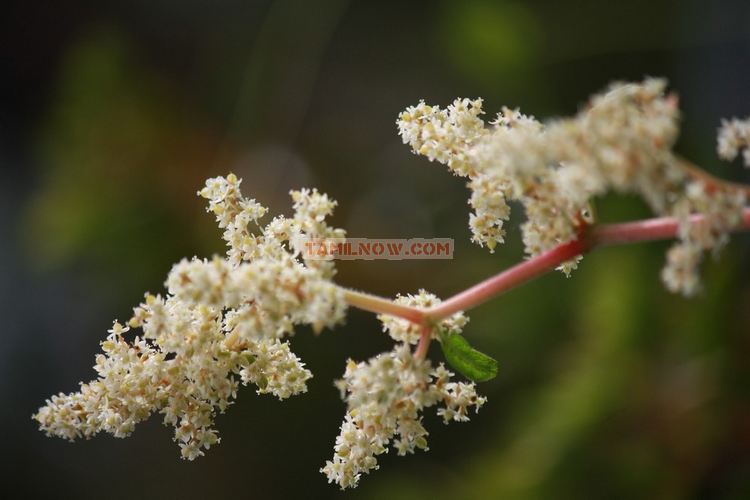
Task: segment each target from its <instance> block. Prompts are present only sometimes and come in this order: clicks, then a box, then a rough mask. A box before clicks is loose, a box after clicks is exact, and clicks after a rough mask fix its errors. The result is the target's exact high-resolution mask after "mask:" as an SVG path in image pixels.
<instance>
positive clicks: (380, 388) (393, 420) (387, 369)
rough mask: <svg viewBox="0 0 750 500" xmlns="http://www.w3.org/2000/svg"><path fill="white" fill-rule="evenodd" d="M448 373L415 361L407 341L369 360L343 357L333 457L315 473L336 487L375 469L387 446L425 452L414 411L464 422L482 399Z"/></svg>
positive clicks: (424, 438) (350, 483)
mask: <svg viewBox="0 0 750 500" xmlns="http://www.w3.org/2000/svg"><path fill="white" fill-rule="evenodd" d="M452 375H453V374H452V373H451V372H449V371H448V370H446V369H445V367H444V366H443V365H442V364H440V365H439V366H438V367H437V368H436V369H434V370H433V369H432V365H431V363H430V361H429V360H416V359H415V358H414V357H413V356H412V353H411V350H410V349H409V347H408V344H399V345H397V346H396V348H395V349H394V350H393V351H391V352H387V353H384V354H381V355H379V356H376V357H374V358H372V359H370V360H369V361H368V362H366V363H355V362H354V361H351V360H349V362H348V363H347V366H346V371H345V372H344V378H343V379H342V380H340V381H339V382H338V383H337V386H338V387H339V389H340V390H341V392H342V397H343V399H344V400H345V401H346V403H347V413H346V415H345V417H344V422H343V423H342V424H341V432H340V434H339V436H338V437H337V438H336V444H335V446H334V456H333V458H332V460H329V461H327V462H326V464H325V466H324V467H323V468H322V469H321V472H322V473H324V474H325V475H326V476H327V477H328V481H329V482H335V483H336V484H338V485H339V486H340V487H341V489H345V488H350V487H355V486H357V484H358V482H359V479H360V478H361V476H362V474H367V473H369V472H370V471H371V470H373V469H377V468H378V462H377V458H376V457H377V456H378V455H380V454H382V453H385V452H386V451H387V450H388V446H389V445H392V446H393V448H394V449H395V450H396V451H397V453H398V454H399V455H405V454H407V453H414V451H415V450H416V449H422V450H427V434H428V433H427V430H426V429H425V428H424V427H423V425H422V417H421V415H420V412H421V411H422V410H423V409H424V408H428V407H431V406H435V405H437V404H439V403H442V404H443V406H444V407H442V408H440V409H438V415H441V416H442V417H443V419H444V421H445V422H446V423H448V422H449V421H451V420H455V421H465V420H468V411H469V409H470V408H472V407H473V408H474V410H475V411H477V410H478V409H479V408H480V407H481V406H482V405H483V404H484V403H485V402H486V398H484V397H481V396H478V395H477V394H476V391H475V388H474V384H473V383H455V382H450V378H451V376H452Z"/></svg>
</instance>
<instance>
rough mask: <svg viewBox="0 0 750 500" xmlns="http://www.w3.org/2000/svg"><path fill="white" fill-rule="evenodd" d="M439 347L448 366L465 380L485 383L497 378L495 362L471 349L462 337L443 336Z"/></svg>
mask: <svg viewBox="0 0 750 500" xmlns="http://www.w3.org/2000/svg"><path fill="white" fill-rule="evenodd" d="M440 346H441V347H442V348H443V354H444V355H445V359H446V360H447V361H448V364H449V365H451V367H453V369H454V370H456V371H457V372H459V373H460V374H462V375H463V376H465V377H466V378H468V379H470V380H473V381H475V382H486V381H487V380H491V379H493V378H495V377H496V376H497V361H495V360H494V359H492V358H491V357H489V356H487V355H486V354H484V353H481V352H479V351H477V350H476V349H474V348H473V347H471V346H470V345H469V342H467V341H466V339H465V338H464V337H463V336H462V335H458V334H456V333H451V332H448V333H446V334H443V335H441V336H440Z"/></svg>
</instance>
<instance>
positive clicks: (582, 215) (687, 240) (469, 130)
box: [397, 78, 750, 295]
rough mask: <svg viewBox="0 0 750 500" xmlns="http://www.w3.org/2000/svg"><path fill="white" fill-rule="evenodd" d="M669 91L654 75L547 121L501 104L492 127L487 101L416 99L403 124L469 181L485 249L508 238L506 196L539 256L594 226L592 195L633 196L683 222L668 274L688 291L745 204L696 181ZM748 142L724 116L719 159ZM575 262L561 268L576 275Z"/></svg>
mask: <svg viewBox="0 0 750 500" xmlns="http://www.w3.org/2000/svg"><path fill="white" fill-rule="evenodd" d="M665 89H666V82H665V81H664V80H661V79H654V78H649V79H646V80H645V81H643V82H641V83H637V84H636V83H615V84H613V85H611V86H610V87H609V88H608V89H607V90H606V91H605V92H603V93H601V94H599V95H595V96H594V97H592V98H591V99H590V100H589V102H588V103H587V104H586V106H584V108H583V109H582V110H581V111H580V112H579V113H578V114H577V115H576V116H574V117H572V118H566V119H557V120H552V121H550V122H548V123H545V124H542V123H541V122H539V121H537V120H536V119H534V118H533V117H530V116H527V115H524V114H522V113H520V112H519V111H518V110H512V109H508V108H503V109H502V111H501V112H500V113H499V114H498V115H497V117H496V118H495V119H494V120H493V121H491V122H490V123H489V126H485V124H484V122H483V121H482V119H481V118H480V115H481V114H483V111H482V101H481V99H477V100H474V101H471V100H468V99H457V100H456V101H454V103H453V104H452V105H451V106H449V107H448V109H446V110H442V109H440V108H439V107H437V106H429V105H427V104H425V103H424V102H420V103H419V104H418V105H417V106H412V107H409V108H407V109H406V111H404V112H403V113H401V115H400V116H399V119H398V120H397V124H398V129H399V133H400V135H401V137H402V139H403V141H404V143H405V144H409V145H410V146H411V148H412V150H413V152H414V153H416V154H420V155H424V156H426V157H427V158H428V159H429V160H430V161H433V160H434V161H438V162H441V163H444V164H446V165H447V166H448V168H449V169H451V170H452V171H453V172H454V173H455V174H456V175H459V176H462V177H467V178H468V187H469V189H470V190H471V193H472V194H471V197H470V199H469V204H470V205H471V207H472V209H473V213H472V214H471V215H470V218H469V227H470V229H471V232H472V235H473V236H472V240H473V241H474V242H476V243H478V244H479V245H482V246H484V245H486V246H487V247H488V248H489V249H490V251H493V250H494V249H495V247H496V246H497V244H499V243H503V242H504V236H505V231H504V227H503V226H504V223H505V221H507V220H508V218H509V217H510V208H509V206H508V202H509V201H516V202H519V203H520V204H521V205H522V206H523V207H524V209H525V214H526V221H525V222H524V223H523V224H522V225H521V231H522V235H523V242H524V246H525V250H526V253H527V254H528V255H529V256H536V255H539V254H540V253H542V252H544V251H546V250H549V249H551V248H553V247H554V246H556V245H558V244H560V243H564V242H567V241H571V240H574V239H576V238H577V237H579V236H580V235H581V234H582V233H583V232H584V231H585V229H586V227H587V226H588V225H589V224H591V223H592V222H594V221H593V212H592V201H593V199H594V198H595V197H598V196H602V195H604V194H605V193H607V192H609V191H615V192H618V193H634V194H637V195H639V196H640V197H641V198H643V200H644V201H645V202H646V203H647V204H648V205H649V206H650V207H651V209H652V210H653V211H654V212H655V213H657V214H661V215H671V216H677V217H679V218H680V221H681V230H680V241H678V242H677V243H676V245H675V246H674V247H673V250H671V251H670V252H669V256H668V259H667V265H666V267H665V269H664V271H663V273H662V274H663V278H664V281H665V283H666V285H667V286H668V288H669V289H671V290H673V291H679V292H682V293H684V294H686V295H689V294H692V293H694V292H695V291H696V290H697V289H698V286H697V284H698V278H697V266H698V264H699V263H700V260H701V257H702V254H703V252H704V251H706V250H716V249H718V248H720V247H721V245H722V244H723V243H724V242H725V241H726V238H727V234H728V232H729V231H730V230H731V229H733V228H734V227H736V226H737V225H738V224H739V223H740V221H741V211H742V208H743V206H744V203H745V201H746V200H745V195H744V193H743V192H742V191H740V190H733V189H731V188H728V187H726V186H718V185H715V184H712V183H710V182H708V181H706V180H702V179H695V178H694V177H693V176H691V175H690V172H689V171H688V170H687V169H686V168H684V166H683V165H682V164H681V162H680V160H679V159H678V158H677V157H676V156H675V155H674V153H673V152H672V146H673V145H674V142H675V140H676V138H677V134H678V130H679V127H678V122H679V110H678V108H677V98H676V97H675V96H673V95H671V94H666V93H665ZM749 138H750V126H749V125H748V122H740V121H737V120H733V121H732V122H725V123H724V125H723V126H722V129H721V133H720V138H719V152H720V154H721V156H722V157H725V158H728V159H731V158H734V157H735V156H736V155H737V154H738V151H739V150H741V149H744V148H746V147H747V145H748V139H749ZM748 158H749V157H748V153H747V149H745V159H746V161H747V160H748ZM695 213H701V214H706V218H705V220H704V221H703V222H701V223H700V224H696V223H694V222H693V220H692V218H691V217H690V215H691V214H695ZM678 248H679V249H678ZM578 260H579V259H576V261H571V262H568V263H565V264H563V265H562V266H561V270H562V271H563V272H565V274H566V275H569V274H570V272H571V271H572V270H573V269H575V267H576V265H577V262H578Z"/></svg>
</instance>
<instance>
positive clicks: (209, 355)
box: [34, 175, 346, 460]
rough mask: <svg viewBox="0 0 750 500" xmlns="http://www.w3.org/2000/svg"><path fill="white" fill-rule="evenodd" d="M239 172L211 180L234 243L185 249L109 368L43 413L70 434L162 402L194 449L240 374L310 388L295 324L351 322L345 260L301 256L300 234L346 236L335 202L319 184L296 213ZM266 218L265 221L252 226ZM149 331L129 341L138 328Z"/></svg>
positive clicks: (267, 385) (127, 424) (119, 328)
mask: <svg viewBox="0 0 750 500" xmlns="http://www.w3.org/2000/svg"><path fill="white" fill-rule="evenodd" d="M239 186H240V180H239V179H237V178H236V177H235V176H234V175H229V176H227V177H226V178H223V177H217V178H214V179H209V180H208V181H207V182H206V187H205V188H204V189H203V190H201V191H200V193H199V194H200V195H201V196H203V197H204V198H207V199H208V201H209V205H208V209H209V211H211V212H213V213H214V214H215V215H216V220H217V222H218V224H219V227H220V228H222V229H224V239H225V240H226V242H227V244H228V246H229V249H228V251H227V258H226V259H222V258H219V257H216V258H214V259H213V260H210V261H207V260H198V259H193V260H190V261H188V260H183V261H182V262H180V263H178V264H176V265H175V266H174V267H173V268H172V270H171V272H170V273H169V276H168V278H167V280H166V287H167V290H168V293H167V295H166V296H163V297H162V296H154V295H149V294H147V295H146V300H145V301H144V302H143V303H142V304H141V305H139V306H138V307H136V308H135V309H134V314H133V317H132V318H131V319H130V321H129V322H128V326H123V325H121V324H120V323H117V322H115V324H114V326H113V327H112V329H111V330H110V331H109V336H108V337H107V339H106V340H105V341H104V342H102V350H103V354H100V355H99V356H97V359H96V366H95V370H96V371H97V374H98V378H97V379H96V380H94V381H92V382H89V383H83V384H81V387H80V390H79V391H78V392H74V393H71V394H62V393H61V394H59V395H56V396H53V397H52V398H50V399H49V400H48V401H47V404H46V406H44V407H42V408H41V409H39V411H38V412H37V413H36V414H35V415H34V419H36V420H37V421H38V422H39V425H40V427H41V429H42V430H44V431H45V432H46V433H47V434H49V435H56V436H59V437H63V438H66V439H69V440H73V439H75V438H79V437H85V438H89V437H91V436H93V435H94V434H97V433H99V432H102V431H104V432H108V433H110V434H112V435H114V436H116V437H125V436H128V435H129V434H130V433H131V432H133V430H134V427H135V424H137V423H138V422H140V421H142V420H144V419H146V418H147V417H149V416H150V415H151V414H152V413H155V412H159V413H161V414H162V415H163V416H164V423H165V424H168V425H171V426H173V427H174V429H175V432H174V438H175V441H177V442H178V444H179V446H180V448H181V451H182V456H183V458H187V459H190V460H192V459H194V458H196V457H198V456H200V455H202V454H203V450H206V449H208V448H210V446H212V445H214V444H216V443H218V442H219V437H218V434H217V432H216V430H215V429H214V428H213V420H214V417H215V415H216V414H217V413H220V412H224V411H225V409H226V408H227V407H228V406H229V405H230V404H231V403H232V400H233V399H234V398H235V397H236V395H237V389H238V385H239V383H242V384H243V385H246V384H254V385H255V386H257V392H258V393H262V394H265V393H270V394H273V395H274V396H276V397H278V398H279V399H286V398H288V397H290V396H292V395H294V394H298V393H301V392H305V391H306V390H307V385H306V382H307V380H308V379H310V377H312V374H311V373H310V371H309V370H307V369H306V368H305V366H304V363H302V362H301V361H300V359H299V358H297V356H295V355H294V353H292V351H291V350H290V347H289V343H288V342H287V341H285V340H284V337H285V336H288V335H291V334H293V333H294V327H295V325H300V324H307V325H311V326H312V328H313V329H314V330H315V331H316V332H319V331H320V330H321V329H322V328H324V327H332V326H334V325H335V324H337V323H339V322H341V321H342V319H343V316H344V313H345V308H346V306H345V302H344V300H343V296H342V292H341V290H340V289H339V288H338V287H336V286H335V285H334V284H333V283H332V282H331V281H330V277H331V276H332V275H333V272H334V269H333V267H332V264H331V263H330V262H326V263H325V264H326V266H321V267H313V266H309V265H307V263H306V262H304V261H302V260H300V259H299V258H298V252H297V250H296V249H295V248H294V245H293V243H292V242H293V240H294V239H295V238H297V237H300V236H306V235H313V234H314V235H316V236H317V235H320V234H325V235H330V234H336V235H343V231H341V230H338V229H332V228H329V227H328V226H327V225H326V223H325V218H326V217H327V216H328V215H330V214H331V211H332V209H333V207H334V206H335V202H333V201H332V200H329V199H328V197H327V196H325V195H322V194H319V193H318V192H317V191H312V192H310V191H307V190H302V191H294V192H292V193H291V195H292V199H293V201H294V210H295V212H294V216H293V217H291V218H288V219H287V218H283V217H276V218H274V219H273V220H272V221H271V222H270V223H269V224H267V225H266V226H265V227H261V226H260V225H259V222H258V221H259V220H260V219H261V218H262V217H263V216H264V215H265V213H266V212H267V210H266V208H265V207H263V206H261V205H260V204H258V203H257V202H256V201H255V200H252V199H247V198H244V197H243V196H242V194H241V193H240V190H239ZM252 226H255V227H252ZM131 328H132V329H134V328H140V329H141V331H142V333H141V335H140V336H137V337H135V339H134V340H132V341H130V342H128V341H126V339H125V336H126V334H127V333H128V332H129V330H130V329H131Z"/></svg>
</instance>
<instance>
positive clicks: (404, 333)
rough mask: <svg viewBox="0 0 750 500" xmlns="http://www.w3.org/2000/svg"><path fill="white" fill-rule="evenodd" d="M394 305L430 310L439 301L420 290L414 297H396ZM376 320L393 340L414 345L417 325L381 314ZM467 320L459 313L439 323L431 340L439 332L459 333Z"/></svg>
mask: <svg viewBox="0 0 750 500" xmlns="http://www.w3.org/2000/svg"><path fill="white" fill-rule="evenodd" d="M393 302H395V303H396V304H403V305H406V306H411V307H420V308H425V309H427V308H430V307H433V306H436V305H438V304H440V299H439V298H438V297H436V296H435V295H433V294H431V293H429V292H427V291H425V290H422V289H420V290H419V293H417V294H416V295H411V294H407V295H398V296H397V297H396V299H395V300H394V301H393ZM378 319H379V320H380V322H381V323H383V331H384V332H387V333H388V335H390V336H391V338H392V339H393V340H396V341H398V342H405V343H407V344H416V343H417V342H419V337H420V335H421V333H422V329H421V327H420V326H419V325H416V324H414V323H412V322H411V321H407V320H405V319H401V318H396V317H395V316H389V315H387V314H381V315H379V316H378ZM468 322H469V318H468V317H466V316H465V315H464V313H462V312H459V313H456V314H454V315H453V316H450V317H448V318H446V319H444V320H442V321H441V322H440V324H439V325H437V326H436V327H435V328H433V329H432V338H437V336H438V335H439V334H440V333H441V332H454V333H461V331H462V330H463V328H464V326H466V323H468Z"/></svg>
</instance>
